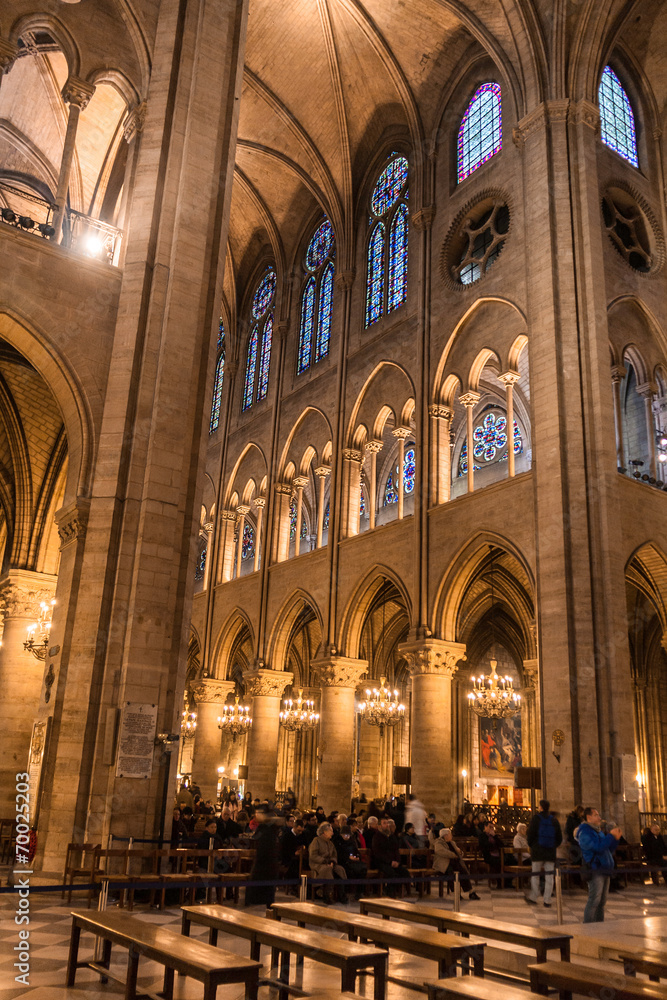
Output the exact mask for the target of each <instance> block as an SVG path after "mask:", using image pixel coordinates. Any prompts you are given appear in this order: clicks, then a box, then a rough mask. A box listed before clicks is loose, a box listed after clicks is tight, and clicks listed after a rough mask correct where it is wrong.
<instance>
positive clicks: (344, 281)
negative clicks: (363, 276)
mask: <svg viewBox="0 0 667 1000" xmlns="http://www.w3.org/2000/svg"><path fill="white" fill-rule="evenodd" d="M356 274H357V272H356V271H355V270H354V269H352V270H349V271H340V272H339V274H337V275H336V276H335V277H334V285H335V286H336V288H338V289H340V291H341V292H346V291H348V290H349V289H350V288H352V285H353V284H354V279H355V277H356Z"/></svg>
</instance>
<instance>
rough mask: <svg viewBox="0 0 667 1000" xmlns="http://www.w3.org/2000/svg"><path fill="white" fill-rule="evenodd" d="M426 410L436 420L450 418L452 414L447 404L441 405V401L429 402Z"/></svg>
mask: <svg viewBox="0 0 667 1000" xmlns="http://www.w3.org/2000/svg"><path fill="white" fill-rule="evenodd" d="M428 412H429V416H431V417H434V418H435V419H436V420H451V419H452V418H453V416H454V411H453V410H452V409H450V407H449V406H443V404H442V403H431V405H430V406H429V408H428Z"/></svg>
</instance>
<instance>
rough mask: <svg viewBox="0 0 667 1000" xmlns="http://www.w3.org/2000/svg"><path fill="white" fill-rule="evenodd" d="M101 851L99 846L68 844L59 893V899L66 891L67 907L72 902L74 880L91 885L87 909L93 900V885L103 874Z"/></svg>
mask: <svg viewBox="0 0 667 1000" xmlns="http://www.w3.org/2000/svg"><path fill="white" fill-rule="evenodd" d="M101 850H102V847H101V845H100V844H68V845H67V854H66V856H65V871H64V873H63V888H62V891H61V893H60V897H61V899H62V898H63V897H64V895H65V887H68V891H67V905H68V906H69V904H70V903H71V902H72V888H73V886H74V879H75V878H83V879H87V880H88V882H90V883H91V888H90V889H89V890H88V909H90V903H91V900H92V898H93V892H94V891H95V889H94V884H96V883H98V882H99V877H100V875H103V874H104V872H103V870H102V869H101V868H100V862H99V855H100V852H101Z"/></svg>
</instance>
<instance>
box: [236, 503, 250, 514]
mask: <svg viewBox="0 0 667 1000" xmlns="http://www.w3.org/2000/svg"><path fill="white" fill-rule="evenodd" d="M236 513H237V514H238V515H239V517H246V516H247V515H248V514H249V513H250V504H247V503H242V504H239V506H238V507H237V508H236Z"/></svg>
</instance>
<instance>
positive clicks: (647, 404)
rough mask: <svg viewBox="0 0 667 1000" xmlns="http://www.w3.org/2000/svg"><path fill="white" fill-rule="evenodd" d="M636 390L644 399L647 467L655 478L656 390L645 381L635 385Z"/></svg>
mask: <svg viewBox="0 0 667 1000" xmlns="http://www.w3.org/2000/svg"><path fill="white" fill-rule="evenodd" d="M637 392H638V394H639V395H640V396H641V397H642V399H643V400H644V413H645V416H646V437H647V439H648V467H649V473H648V474H649V476H653V478H654V479H655V478H656V467H655V421H654V419H653V397H654V395H655V394H656V392H657V389H656V386H655V385H654V384H653V382H645V383H644V384H643V385H638V386H637Z"/></svg>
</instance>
